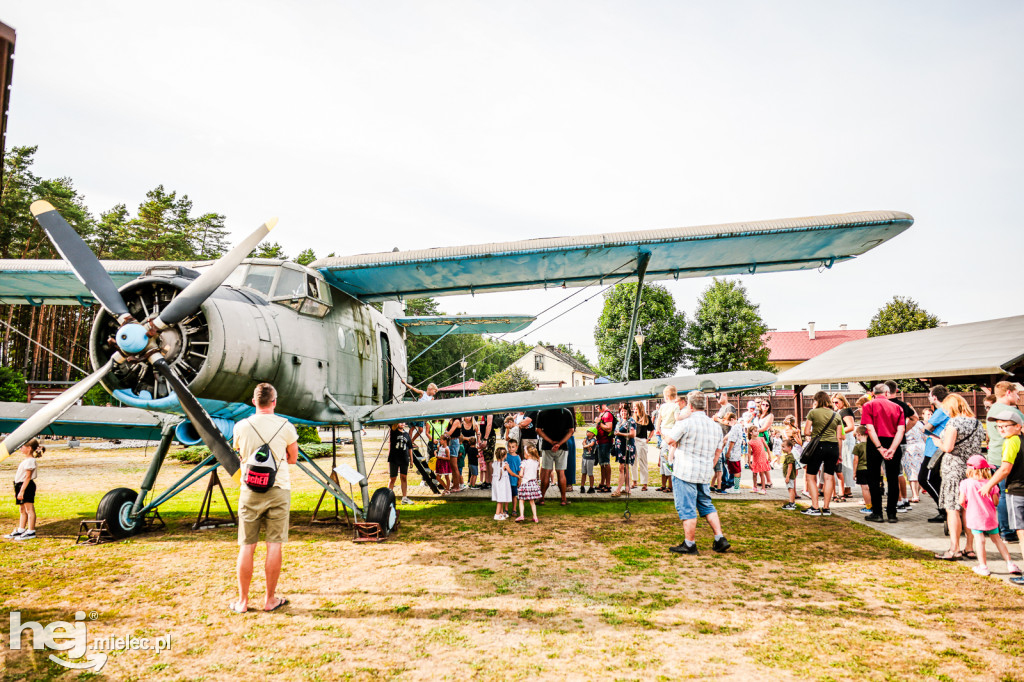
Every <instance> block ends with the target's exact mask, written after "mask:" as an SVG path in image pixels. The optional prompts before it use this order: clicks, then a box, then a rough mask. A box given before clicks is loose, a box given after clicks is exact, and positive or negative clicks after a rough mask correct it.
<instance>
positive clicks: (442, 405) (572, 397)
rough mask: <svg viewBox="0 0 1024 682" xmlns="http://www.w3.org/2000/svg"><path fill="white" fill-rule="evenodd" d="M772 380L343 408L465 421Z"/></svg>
mask: <svg viewBox="0 0 1024 682" xmlns="http://www.w3.org/2000/svg"><path fill="white" fill-rule="evenodd" d="M774 382H775V375H774V374H771V373H769V372H723V373H719V374H699V375H694V376H681V377H671V378H668V379H645V380H643V381H628V382H626V383H622V384H596V385H593V386H574V387H572V388H552V389H542V390H537V391H523V392H522V393H497V394H495V395H480V396H472V397H469V398H452V399H450V400H427V401H423V402H415V403H398V404H395V405H383V406H381V407H376V408H374V407H353V408H348V410H349V412H350V413H351V414H352V415H353V416H358V418H359V419H360V421H362V422H363V424H396V423H398V422H406V421H422V420H425V419H441V418H447V417H464V416H468V415H477V414H493V413H500V412H513V411H517V410H546V409H553V408H557V407H570V406H572V405H596V404H601V403H613V402H619V401H626V400H641V399H645V398H656V397H658V396H660V395H661V394H662V392H663V391H664V390H665V387H666V386H668V385H670V384H671V385H672V386H675V387H676V390H677V391H679V393H686V392H687V391H742V390H746V389H751V388H759V387H761V386H770V385H772V384H773V383H774Z"/></svg>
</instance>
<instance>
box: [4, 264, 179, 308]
mask: <svg viewBox="0 0 1024 682" xmlns="http://www.w3.org/2000/svg"><path fill="white" fill-rule="evenodd" d="M100 263H102V264H103V267H104V269H106V271H107V272H109V273H110V278H111V279H112V280H114V284H116V285H117V286H118V287H120V286H121V285H123V284H127V283H128V282H130V281H132V280H133V279H135V278H136V277H139V276H140V275H141V274H142V273H143V272H145V270H146V268H148V267H150V266H152V265H185V264H184V263H171V262H167V261H147V260H106V261H100ZM93 302H94V299H93V297H92V294H91V293H90V292H89V290H88V289H86V288H85V285H84V284H82V283H81V282H80V281H79V280H78V276H77V275H75V273H74V271H73V270H72V269H71V266H70V265H68V264H67V263H65V262H64V261H63V260H3V261H0V303H9V304H16V305H17V304H21V305H25V304H31V305H40V304H43V303H46V304H49V305H92V304H93Z"/></svg>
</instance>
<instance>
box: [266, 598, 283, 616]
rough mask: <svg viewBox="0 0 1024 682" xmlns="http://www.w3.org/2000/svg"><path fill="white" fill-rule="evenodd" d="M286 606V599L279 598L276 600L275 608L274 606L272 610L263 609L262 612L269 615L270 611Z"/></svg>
mask: <svg viewBox="0 0 1024 682" xmlns="http://www.w3.org/2000/svg"><path fill="white" fill-rule="evenodd" d="M287 605H288V597H280V598H278V600H277V606H275V607H274V608H272V609H263V610H264V611H266V612H267V613H270V612H271V611H277V610H278V609H279V608H281V607H282V606H287Z"/></svg>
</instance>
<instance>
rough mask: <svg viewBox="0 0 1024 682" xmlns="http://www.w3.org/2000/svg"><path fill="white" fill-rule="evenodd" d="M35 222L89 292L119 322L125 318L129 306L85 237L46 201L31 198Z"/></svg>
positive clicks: (127, 314)
mask: <svg viewBox="0 0 1024 682" xmlns="http://www.w3.org/2000/svg"><path fill="white" fill-rule="evenodd" d="M30 208H31V210H32V215H34V216H35V217H36V222H38V223H39V226H40V227H42V228H43V231H44V232H46V236H47V237H49V238H50V241H51V242H52V243H53V248H55V249H57V253H59V254H60V256H61V258H63V259H64V261H65V262H66V263H67V264H68V265H70V266H71V269H72V270H73V271H74V273H75V276H76V277H78V279H79V280H80V281H81V282H82V284H84V285H85V287H86V288H87V289H88V290H89V291H90V292H92V295H93V296H95V297H96V300H98V301H99V302H100V303H101V304H102V305H103V307H104V308H106V309H107V310H108V311H110V314H111V315H113V316H114V317H116V318H117V320H118V321H119V322H121V321H123V320H124V318H125V317H128V316H129V315H130V313H129V312H128V306H127V305H125V302H124V299H123V298H121V293H120V292H119V291H118V290H117V285H116V284H114V280H112V279H110V274H109V273H107V271H106V269H105V268H104V267H103V265H102V264H101V263H100V261H99V259H98V258H96V254H94V253H93V252H92V249H90V248H89V245H88V244H86V243H85V240H84V239H82V237H81V236H80V235H79V234H78V233H77V232H75V228H73V227H71V226H70V225H68V221H66V220H64V217H63V216H62V215H61V214H60V213H58V212H57V209H55V208H54V207H53V205H52V204H50V202H48V201H43V200H40V201H34V202H32V206H31V207H30Z"/></svg>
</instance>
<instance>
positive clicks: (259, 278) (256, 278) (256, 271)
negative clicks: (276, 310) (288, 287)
mask: <svg viewBox="0 0 1024 682" xmlns="http://www.w3.org/2000/svg"><path fill="white" fill-rule="evenodd" d="M279 269H280V268H279V267H277V266H276V265H250V266H249V274H247V275H246V276H245V282H243V283H242V286H244V287H249V288H250V289H255V290H256V291H258V292H260V293H261V294H263V295H264V296H269V295H270V287H271V286H272V285H273V284H274V275H275V274H277V271H278V270H279Z"/></svg>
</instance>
